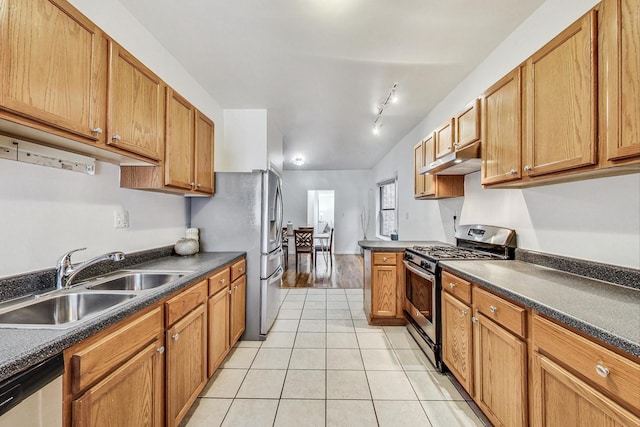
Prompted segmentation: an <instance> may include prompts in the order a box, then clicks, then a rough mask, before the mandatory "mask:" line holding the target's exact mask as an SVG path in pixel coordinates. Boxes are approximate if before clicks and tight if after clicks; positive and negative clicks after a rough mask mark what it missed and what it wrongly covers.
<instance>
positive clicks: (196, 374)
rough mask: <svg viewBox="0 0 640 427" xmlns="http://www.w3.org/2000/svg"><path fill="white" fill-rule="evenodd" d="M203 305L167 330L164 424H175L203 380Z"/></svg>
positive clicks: (204, 357)
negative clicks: (165, 417) (165, 409)
mask: <svg viewBox="0 0 640 427" xmlns="http://www.w3.org/2000/svg"><path fill="white" fill-rule="evenodd" d="M206 317H207V316H206V310H205V305H204V304H201V305H199V306H198V307H197V308H196V309H194V310H193V311H192V312H191V313H189V314H187V315H186V316H185V317H183V318H182V319H181V320H179V321H178V322H177V323H176V324H175V325H174V326H173V327H172V328H171V329H169V330H167V337H166V340H165V341H166V343H167V359H168V360H167V425H170V426H177V425H178V424H179V423H180V420H182V418H184V416H185V414H186V413H187V411H188V410H189V408H190V407H191V405H192V404H193V402H194V401H195V400H196V398H197V397H198V393H200V391H201V390H202V389H203V388H204V385H205V383H206V381H207V321H206Z"/></svg>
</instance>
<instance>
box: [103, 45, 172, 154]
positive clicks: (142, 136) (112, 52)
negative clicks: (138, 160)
mask: <svg viewBox="0 0 640 427" xmlns="http://www.w3.org/2000/svg"><path fill="white" fill-rule="evenodd" d="M107 99H108V107H107V111H108V116H107V128H108V135H107V144H109V145H112V146H114V147H118V148H121V149H123V150H125V151H130V152H132V153H135V154H139V155H141V156H144V157H147V158H149V159H152V160H156V161H160V160H162V152H163V147H164V112H165V109H164V105H165V84H164V83H163V82H162V80H160V78H159V77H158V76H156V75H155V74H154V73H153V72H151V70H149V69H148V68H147V67H145V66H144V65H143V64H142V63H141V62H140V61H138V60H137V59H136V58H134V57H133V56H132V55H131V54H129V53H128V52H126V51H125V50H124V49H123V48H122V47H120V46H119V45H118V44H117V43H115V42H113V41H112V42H110V49H109V94H108V97H107Z"/></svg>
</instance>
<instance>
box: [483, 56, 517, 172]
mask: <svg viewBox="0 0 640 427" xmlns="http://www.w3.org/2000/svg"><path fill="white" fill-rule="evenodd" d="M480 149H481V151H482V184H483V185H488V184H496V183H499V182H506V181H513V180H517V179H520V178H521V176H522V175H521V162H522V160H521V152H522V82H521V69H520V67H518V68H516V69H515V70H513V71H512V72H510V73H509V74H507V75H506V76H505V77H503V78H502V79H500V81H498V82H497V83H496V84H494V85H493V86H491V87H490V88H489V89H487V91H486V92H485V93H484V94H483V95H482V144H481V148H480Z"/></svg>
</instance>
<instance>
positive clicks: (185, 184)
mask: <svg viewBox="0 0 640 427" xmlns="http://www.w3.org/2000/svg"><path fill="white" fill-rule="evenodd" d="M166 99H167V114H166V131H165V132H166V134H165V156H164V183H165V185H167V186H171V187H177V188H182V189H185V190H191V189H192V188H193V187H194V185H195V182H194V175H193V169H194V168H193V163H194V157H193V153H194V132H195V126H194V120H195V108H194V107H193V105H191V104H190V103H189V102H188V101H187V100H186V99H184V98H183V97H182V96H180V95H178V94H177V93H176V92H175V91H174V90H173V89H171V88H170V87H167V98H166Z"/></svg>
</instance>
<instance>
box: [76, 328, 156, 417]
mask: <svg viewBox="0 0 640 427" xmlns="http://www.w3.org/2000/svg"><path fill="white" fill-rule="evenodd" d="M163 391H164V347H163V346H162V341H161V340H155V341H153V342H152V343H150V344H149V345H147V346H146V347H145V348H144V349H142V350H141V351H140V352H138V353H137V354H136V355H135V356H133V357H132V358H131V359H129V361H127V362H126V363H125V364H124V365H122V366H121V367H120V368H118V369H116V370H115V371H114V372H113V373H111V374H110V375H108V376H107V377H106V378H105V379H103V380H102V381H100V382H99V383H98V384H96V385H95V386H93V387H91V388H89V389H88V390H87V391H86V392H85V393H84V394H83V395H81V396H80V397H78V398H77V399H75V400H74V401H73V402H72V412H73V415H72V419H73V423H72V425H74V426H119V427H120V426H122V427H126V426H130V427H142V426H153V427H161V426H162V425H163V410H162V408H163V403H164V393H163Z"/></svg>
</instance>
